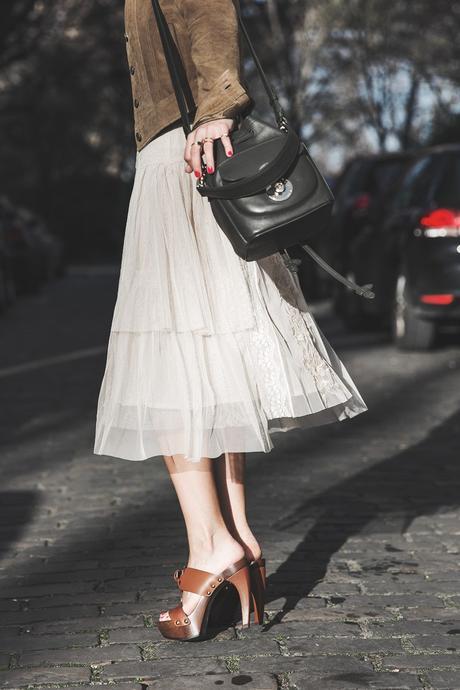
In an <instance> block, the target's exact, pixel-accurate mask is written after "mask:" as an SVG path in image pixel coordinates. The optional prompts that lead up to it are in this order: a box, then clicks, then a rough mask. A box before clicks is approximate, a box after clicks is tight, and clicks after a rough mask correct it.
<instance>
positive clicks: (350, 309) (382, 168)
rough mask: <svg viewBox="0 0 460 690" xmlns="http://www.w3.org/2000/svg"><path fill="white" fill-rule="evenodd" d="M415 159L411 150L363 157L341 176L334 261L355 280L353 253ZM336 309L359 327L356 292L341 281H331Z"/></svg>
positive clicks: (334, 224) (332, 248)
mask: <svg viewBox="0 0 460 690" xmlns="http://www.w3.org/2000/svg"><path fill="white" fill-rule="evenodd" d="M410 160H411V154H410V153H405V152H403V153H388V154H376V155H370V156H359V157H356V158H354V159H352V160H351V161H350V162H349V163H348V165H347V166H346V167H345V169H344V171H343V173H342V174H341V175H340V177H339V179H338V181H337V185H336V191H335V204H334V211H333V215H332V223H331V231H330V253H329V257H328V258H329V259H330V261H331V263H332V264H333V265H334V266H335V267H336V268H337V270H339V271H340V272H341V273H344V274H346V275H347V276H348V277H349V278H351V279H352V280H354V279H355V277H356V276H355V274H354V270H353V263H354V261H353V255H354V253H355V251H356V244H359V243H361V242H362V240H363V238H362V234H363V233H364V234H365V233H366V232H368V231H369V226H371V225H373V223H374V222H375V219H376V218H377V219H378V218H379V214H380V205H381V200H382V198H383V197H384V196H385V194H386V193H387V191H388V189H389V187H391V186H392V184H394V181H395V180H397V179H398V178H399V177H400V175H401V173H402V171H403V170H404V168H405V167H407V165H408V163H409V162H410ZM331 287H332V290H333V295H334V305H335V309H336V312H337V313H338V314H339V315H340V316H341V318H343V319H344V320H345V321H346V323H347V324H348V325H349V326H350V327H354V326H359V325H360V324H361V320H360V317H359V314H358V313H356V305H357V303H356V300H355V295H354V294H353V293H351V292H350V291H349V290H347V289H345V288H343V287H342V286H341V285H340V284H339V283H335V282H334V283H332V284H331Z"/></svg>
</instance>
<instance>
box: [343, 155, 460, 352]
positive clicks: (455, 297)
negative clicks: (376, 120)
mask: <svg viewBox="0 0 460 690" xmlns="http://www.w3.org/2000/svg"><path fill="white" fill-rule="evenodd" d="M378 209H379V214H378V217H374V218H373V221H372V222H371V223H368V225H367V226H366V228H365V231H364V232H363V233H361V234H360V236H359V238H358V239H357V240H356V241H354V242H352V243H351V245H350V248H349V258H348V265H347V270H348V272H349V273H351V274H352V275H353V276H354V278H355V279H356V280H357V282H358V283H373V285H374V291H375V293H376V298H375V299H374V300H364V299H361V298H358V297H356V296H354V295H353V302H354V305H355V309H354V314H355V316H356V314H359V317H360V319H361V320H365V319H366V318H367V319H369V318H371V319H373V320H374V322H375V320H377V322H378V323H379V324H380V325H381V326H383V327H388V328H390V329H391V332H392V333H393V337H394V341H395V343H396V344H397V346H398V347H400V348H402V349H418V350H426V349H429V348H430V347H432V345H433V344H434V342H435V338H436V334H437V331H438V330H439V328H440V327H442V326H444V325H446V324H455V325H459V326H460V145H446V146H439V147H433V148H431V149H424V150H422V151H419V152H418V153H417V154H416V155H414V157H413V158H412V160H411V162H410V164H409V165H408V166H407V167H406V169H405V170H404V171H403V173H402V176H401V177H400V178H399V180H398V181H397V183H396V184H395V186H394V187H393V188H391V189H389V190H388V191H387V194H386V195H384V196H383V199H382V201H381V204H380V206H379V207H378Z"/></svg>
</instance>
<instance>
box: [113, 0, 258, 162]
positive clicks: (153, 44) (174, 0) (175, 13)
mask: <svg viewBox="0 0 460 690" xmlns="http://www.w3.org/2000/svg"><path fill="white" fill-rule="evenodd" d="M236 1H238V0H236ZM161 8H162V10H163V14H164V15H165V18H166V20H167V22H168V25H169V27H170V30H171V33H172V36H173V38H174V39H175V42H176V45H177V47H178V50H179V52H180V55H181V58H182V61H183V64H184V67H185V71H186V73H187V77H188V81H189V83H190V87H191V90H192V94H193V97H194V100H195V104H196V106H197V110H196V114H195V117H194V119H193V129H195V128H196V127H197V126H198V125H200V124H202V123H204V122H207V121H208V120H214V119H217V118H222V117H235V116H236V115H238V114H240V113H241V112H242V111H243V110H245V109H246V107H247V106H248V105H250V104H251V103H252V100H251V98H250V96H249V95H248V93H247V91H246V88H245V87H244V86H243V84H242V82H241V59H240V37H239V31H238V20H237V15H236V8H235V5H234V2H233V0H161ZM125 40H126V50H127V54H128V65H129V71H130V75H131V83H132V92H133V106H134V129H135V138H136V146H137V150H138V151H140V150H141V149H142V148H143V147H144V146H145V145H146V144H148V142H149V141H151V140H152V139H153V137H154V136H155V135H156V134H158V133H159V132H161V130H162V129H164V128H165V127H167V126H168V125H170V124H172V123H173V122H175V121H176V120H177V119H178V118H179V117H180V112H179V108H178V106H177V103H176V98H175V95H174V90H173V87H172V84H171V79H170V76H169V72H168V67H167V64H166V61H165V57H164V53H163V47H162V44H161V39H160V35H159V33H158V29H157V25H156V21H155V17H154V14H153V9H152V4H151V0H125Z"/></svg>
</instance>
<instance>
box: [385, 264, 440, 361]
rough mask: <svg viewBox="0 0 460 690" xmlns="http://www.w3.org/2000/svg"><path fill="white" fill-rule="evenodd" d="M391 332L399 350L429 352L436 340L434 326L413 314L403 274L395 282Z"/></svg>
mask: <svg viewBox="0 0 460 690" xmlns="http://www.w3.org/2000/svg"><path fill="white" fill-rule="evenodd" d="M392 331H393V341H394V343H395V345H396V346H397V347H398V348H399V349H400V350H430V349H431V348H432V347H433V345H434V342H435V339H436V324H434V323H432V322H431V321H426V320H425V319H421V318H420V317H419V316H417V314H415V310H414V307H413V306H412V304H411V303H410V300H409V299H408V290H407V279H406V276H405V275H404V274H400V275H399V276H398V278H397V280H396V288H395V299H394V306H393V318H392Z"/></svg>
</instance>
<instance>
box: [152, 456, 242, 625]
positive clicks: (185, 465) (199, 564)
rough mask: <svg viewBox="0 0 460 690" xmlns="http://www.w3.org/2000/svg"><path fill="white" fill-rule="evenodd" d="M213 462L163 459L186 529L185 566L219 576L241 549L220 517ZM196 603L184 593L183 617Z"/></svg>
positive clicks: (178, 458) (212, 460)
mask: <svg viewBox="0 0 460 690" xmlns="http://www.w3.org/2000/svg"><path fill="white" fill-rule="evenodd" d="M213 462H215V460H214V459H211V458H202V459H201V460H200V462H199V463H192V462H190V461H189V460H185V459H184V457H183V456H182V455H174V456H165V463H166V467H167V468H168V471H169V474H170V476H171V480H172V483H173V485H174V488H175V490H176V493H177V497H178V499H179V503H180V507H181V509H182V514H183V516H184V520H185V526H186V529H187V538H188V544H189V559H188V565H189V566H190V567H191V568H198V569H199V570H206V571H208V572H211V573H220V572H221V571H222V570H225V568H227V567H228V566H229V565H231V564H232V563H235V562H236V561H239V560H240V558H243V556H244V549H243V548H242V546H241V545H240V544H239V543H238V541H237V540H236V539H234V537H233V536H232V535H231V534H230V532H229V530H228V529H227V526H226V524H225V521H224V518H223V516H222V512H221V508H220V503H219V497H218V495H217V489H216V484H215V480H214V473H213ZM199 599H200V597H199V596H198V595H197V594H193V593H190V592H184V593H183V597H182V604H183V608H184V611H185V613H187V614H191V612H192V611H193V609H194V607H195V605H196V603H197V602H198V601H199ZM167 618H168V615H166V619H167ZM160 619H161V620H163V619H165V614H161V616H160Z"/></svg>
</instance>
